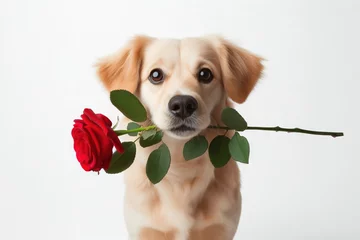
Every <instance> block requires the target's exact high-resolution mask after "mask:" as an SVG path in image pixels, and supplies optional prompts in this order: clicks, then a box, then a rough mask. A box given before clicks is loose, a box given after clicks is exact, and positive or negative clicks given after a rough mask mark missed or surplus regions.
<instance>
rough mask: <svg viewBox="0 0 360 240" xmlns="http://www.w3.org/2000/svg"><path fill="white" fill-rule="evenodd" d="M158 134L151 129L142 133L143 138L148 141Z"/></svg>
mask: <svg viewBox="0 0 360 240" xmlns="http://www.w3.org/2000/svg"><path fill="white" fill-rule="evenodd" d="M155 134H156V129H150V130H147V131H144V132H142V133H141V138H142V139H144V140H146V139H148V138H149V137H152V136H154V135H155Z"/></svg>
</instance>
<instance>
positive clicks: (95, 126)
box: [71, 108, 124, 172]
mask: <svg viewBox="0 0 360 240" xmlns="http://www.w3.org/2000/svg"><path fill="white" fill-rule="evenodd" d="M81 118H82V119H75V120H74V122H75V124H74V128H73V129H72V131H71V135H72V137H73V138H74V149H75V152H76V158H77V159H78V161H79V162H80V164H81V167H82V168H83V169H84V170H85V171H91V170H92V171H96V172H98V171H100V170H101V169H102V168H103V169H105V170H107V169H108V168H109V165H110V161H111V157H112V149H113V147H114V146H115V148H116V150H117V151H118V152H119V153H123V152H124V148H123V146H122V145H121V142H120V140H119V138H118V136H117V135H116V133H115V132H114V131H113V129H112V128H111V124H112V123H111V121H110V120H109V119H108V118H107V117H105V116H104V115H102V114H95V113H94V112H93V111H92V110H91V109H88V108H86V109H84V114H82V115H81Z"/></svg>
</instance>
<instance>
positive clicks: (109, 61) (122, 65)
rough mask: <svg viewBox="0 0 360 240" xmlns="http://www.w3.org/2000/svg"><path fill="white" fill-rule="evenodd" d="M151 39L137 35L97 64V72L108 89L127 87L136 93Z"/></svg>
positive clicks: (126, 88)
mask: <svg viewBox="0 0 360 240" xmlns="http://www.w3.org/2000/svg"><path fill="white" fill-rule="evenodd" d="M150 41H151V38H150V37H147V36H136V37H135V38H134V39H132V40H130V41H129V42H128V43H127V45H126V46H125V47H124V48H123V49H121V50H120V51H119V52H118V53H115V54H113V55H111V56H107V57H105V58H103V59H101V60H100V61H99V62H98V63H97V64H96V67H97V74H98V76H99V78H100V80H101V81H102V83H103V84H104V86H105V87H106V89H107V90H108V91H112V90H116V89H125V90H128V91H130V92H132V93H135V91H136V89H137V86H138V84H139V81H140V69H141V63H142V58H143V52H144V48H145V47H146V45H147V44H148V43H149V42H150Z"/></svg>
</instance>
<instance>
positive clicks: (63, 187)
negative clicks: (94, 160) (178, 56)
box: [0, 0, 360, 240]
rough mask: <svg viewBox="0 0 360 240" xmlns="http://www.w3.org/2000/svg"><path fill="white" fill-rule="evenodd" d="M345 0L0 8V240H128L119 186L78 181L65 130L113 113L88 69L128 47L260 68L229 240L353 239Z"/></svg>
mask: <svg viewBox="0 0 360 240" xmlns="http://www.w3.org/2000/svg"><path fill="white" fill-rule="evenodd" d="M359 13H360V2H359V1H357V0H354V1H350V0H347V1H345V0H342V1H335V0H332V1H330V0H328V1H326V0H323V1H320V0H302V1H300V0H298V1H287V0H283V1H280V0H272V1H266V0H242V1H235V0H234V1H230V0H216V1H210V0H206V1H205V0H204V1H195V0H191V1H185V0H182V1H165V0H161V1H160V0H159V1H157V0H152V1H149V0H148V1H146V0H136V1H119V0H117V1H105V0H102V1H73V0H72V1H70V0H62V1H46V0H43V1H40V0H36V1H35V0H34V1H26V0H23V1H20V0H1V1H0V81H1V85H0V100H1V101H0V104H1V105H0V106H1V107H0V112H1V118H0V139H1V145H0V161H1V162H0V163H1V164H0V166H1V168H2V171H1V174H0V191H1V192H0V238H1V239H4V240H10V239H11V240H12V239H16V240H20V239H53V240H56V239H61V240H63V239H69V240H72V239H74V240H75V239H76V240H82V239H84V240H85V239H86V240H91V239H94V240H95V239H107V240H111V239H114V240H115V239H126V237H125V236H126V230H125V225H124V220H123V206H122V204H123V193H124V185H123V176H122V175H106V174H103V173H102V174H100V175H99V176H98V175H97V174H96V173H86V172H84V171H83V170H82V169H81V168H80V166H79V164H78V162H77V160H76V158H75V154H74V151H73V148H72V144H73V142H72V138H71V135H70V131H71V128H72V124H73V122H72V121H73V119H74V118H77V117H78V116H79V115H80V114H81V112H82V110H83V108H85V107H90V108H92V109H93V110H94V111H96V112H102V113H103V114H105V115H107V116H109V117H110V118H111V119H112V120H115V119H116V116H118V115H119V114H118V112H117V111H116V109H115V108H114V107H113V106H112V105H111V103H110V101H109V99H108V94H107V93H106V91H105V90H104V88H103V87H102V86H101V84H100V82H99V81H98V79H97V78H96V76H95V69H94V68H93V64H94V63H95V62H96V60H97V59H98V58H99V57H102V56H104V55H107V54H109V53H112V52H114V51H116V50H118V49H119V48H121V47H122V46H123V44H124V43H125V42H126V41H127V40H128V39H129V38H131V37H132V36H134V35H135V34H148V35H151V36H154V37H176V38H178V37H179V38H180V37H189V36H201V35H203V34H209V33H210V34H212V33H215V34H221V35H223V36H225V37H227V38H229V39H230V40H232V41H233V42H235V43H236V44H238V45H241V46H243V47H244V48H247V49H249V50H251V51H253V52H255V53H257V54H259V55H262V56H263V57H264V58H266V59H267V61H266V62H265V66H266V70H265V74H264V77H263V79H262V81H261V82H260V84H259V85H258V86H257V88H256V89H255V91H254V92H253V93H252V94H251V96H250V98H249V99H248V101H247V102H246V103H245V104H243V105H241V106H237V109H238V110H239V111H240V112H241V113H242V115H243V116H244V117H245V119H247V121H248V123H249V125H264V126H276V125H280V126H283V127H303V128H310V129H317V130H329V131H344V132H345V137H343V138H337V139H333V138H331V137H319V136H310V135H299V134H287V133H274V132H250V131H249V132H246V133H244V135H246V137H247V138H248V139H249V141H250V146H251V158H250V162H251V163H250V164H249V165H243V164H241V166H240V167H241V171H242V183H243V188H242V192H243V199H244V200H243V214H242V217H241V223H240V225H239V229H238V233H237V235H236V238H235V239H247V240H258V239H259V240H260V239H274V240H275V239H276V240H283V239H284V240H288V239H291V240H297V239H299V240H300V239H314V240H315V239H316V240H317V239H354V240H355V239H360V226H359V225H360V205H359V204H360V187H359V184H360V178H359V175H360V153H359V151H360V144H359V140H358V138H359V134H360V131H359V130H360V127H359V125H360V117H359V104H360V97H359V95H358V94H359V93H358V92H359V87H360V84H359V81H360V78H359V77H360V70H359V69H360V68H359V56H360V48H359V42H360V33H359V22H360V15H359Z"/></svg>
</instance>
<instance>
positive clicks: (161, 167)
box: [146, 143, 171, 184]
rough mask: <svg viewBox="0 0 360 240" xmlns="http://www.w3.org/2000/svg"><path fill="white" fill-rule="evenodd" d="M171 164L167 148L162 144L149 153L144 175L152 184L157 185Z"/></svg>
mask: <svg viewBox="0 0 360 240" xmlns="http://www.w3.org/2000/svg"><path fill="white" fill-rule="evenodd" d="M170 162H171V156H170V151H169V148H168V147H167V146H166V145H165V144H164V143H163V144H162V145H161V146H160V147H159V148H158V149H156V150H154V151H153V152H152V153H150V155H149V158H148V161H147V163H146V175H147V177H148V178H149V180H150V181H151V182H152V183H153V184H157V183H159V182H160V181H161V180H162V179H163V178H164V177H165V175H166V174H167V172H168V170H169V167H170Z"/></svg>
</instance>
